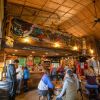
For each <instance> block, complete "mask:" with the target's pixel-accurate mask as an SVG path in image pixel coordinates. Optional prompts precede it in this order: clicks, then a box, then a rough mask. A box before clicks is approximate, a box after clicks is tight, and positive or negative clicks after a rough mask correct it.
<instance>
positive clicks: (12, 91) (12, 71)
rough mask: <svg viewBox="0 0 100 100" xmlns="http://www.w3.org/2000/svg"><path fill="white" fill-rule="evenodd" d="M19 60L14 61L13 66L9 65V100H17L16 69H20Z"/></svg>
mask: <svg viewBox="0 0 100 100" xmlns="http://www.w3.org/2000/svg"><path fill="white" fill-rule="evenodd" d="M18 63H19V60H14V62H13V63H12V64H9V65H8V68H7V78H6V79H7V81H8V86H9V93H8V94H9V98H8V100H15V96H16V83H17V79H16V74H17V73H16V68H17V67H18Z"/></svg>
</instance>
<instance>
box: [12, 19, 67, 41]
mask: <svg viewBox="0 0 100 100" xmlns="http://www.w3.org/2000/svg"><path fill="white" fill-rule="evenodd" d="M11 24H12V26H11V33H12V34H14V35H16V36H19V37H28V36H31V37H33V39H34V38H38V39H41V40H44V41H56V42H57V41H59V42H61V43H66V42H67V40H68V39H69V36H65V35H64V34H63V33H61V32H59V31H54V30H53V31H52V30H48V29H42V28H40V27H39V26H37V25H33V24H31V23H28V22H25V21H23V20H21V19H17V18H13V19H12V21H11Z"/></svg>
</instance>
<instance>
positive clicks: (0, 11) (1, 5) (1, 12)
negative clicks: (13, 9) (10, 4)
mask: <svg viewBox="0 0 100 100" xmlns="http://www.w3.org/2000/svg"><path fill="white" fill-rule="evenodd" d="M3 18H4V0H0V50H1V41H2V34H3V33H2V22H3Z"/></svg>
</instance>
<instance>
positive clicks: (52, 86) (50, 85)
mask: <svg viewBox="0 0 100 100" xmlns="http://www.w3.org/2000/svg"><path fill="white" fill-rule="evenodd" d="M47 85H48V87H49V88H50V89H53V88H54V85H53V84H52V82H51V80H50V78H49V77H47Z"/></svg>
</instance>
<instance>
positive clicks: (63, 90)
mask: <svg viewBox="0 0 100 100" xmlns="http://www.w3.org/2000/svg"><path fill="white" fill-rule="evenodd" d="M67 87H68V82H67V81H66V80H65V81H64V84H63V88H62V91H61V93H60V94H59V95H58V96H57V98H61V97H62V96H63V95H64V93H65V91H66V89H67Z"/></svg>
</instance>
